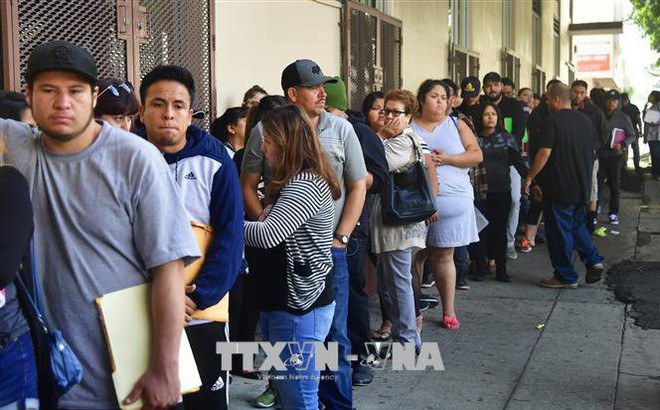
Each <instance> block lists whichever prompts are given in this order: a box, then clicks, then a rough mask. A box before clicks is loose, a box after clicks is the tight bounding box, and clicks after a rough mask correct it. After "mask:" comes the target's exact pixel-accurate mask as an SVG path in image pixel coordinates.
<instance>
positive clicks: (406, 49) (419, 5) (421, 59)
mask: <svg viewBox="0 0 660 410" xmlns="http://www.w3.org/2000/svg"><path fill="white" fill-rule="evenodd" d="M448 10H449V2H448V1H432V2H430V1H424V0H419V1H417V0H413V1H389V2H388V3H387V11H388V14H390V15H391V16H393V17H396V18H398V19H399V20H401V21H402V25H403V49H402V52H401V54H402V56H401V65H402V73H403V76H402V77H403V84H402V87H403V88H405V89H408V90H410V91H413V92H416V90H417V88H418V86H419V84H421V82H422V81H424V80H426V79H427V78H445V77H447V74H448V68H449V67H448V63H447V61H448V60H447V59H448V52H449V47H448V45H447V41H448V38H449V32H448V30H449V25H448V20H447V12H448Z"/></svg>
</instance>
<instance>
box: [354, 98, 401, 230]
mask: <svg viewBox="0 0 660 410" xmlns="http://www.w3.org/2000/svg"><path fill="white" fill-rule="evenodd" d="M346 115H348V122H350V123H351V125H352V126H353V129H354V130H355V133H356V134H357V137H358V140H359V141H360V145H361V146H362V155H363V156H364V163H365V165H366V167H367V171H368V172H369V173H371V175H373V178H374V182H373V185H371V188H369V193H370V194H379V193H381V192H382V191H383V188H384V187H385V185H386V184H387V183H388V181H389V175H390V172H389V168H388V166H387V159H386V158H385V148H384V147H383V141H382V140H381V139H380V137H378V135H377V134H376V133H375V132H374V131H373V130H372V129H371V128H370V127H369V126H368V125H367V121H366V120H365V118H364V115H363V114H362V113H361V112H356V111H351V110H347V111H346ZM369 208H370V207H369V206H367V205H365V206H364V207H362V214H361V215H360V220H359V221H358V225H357V226H356V227H355V231H356V232H360V234H362V236H363V237H367V236H368V235H369V220H370V215H369Z"/></svg>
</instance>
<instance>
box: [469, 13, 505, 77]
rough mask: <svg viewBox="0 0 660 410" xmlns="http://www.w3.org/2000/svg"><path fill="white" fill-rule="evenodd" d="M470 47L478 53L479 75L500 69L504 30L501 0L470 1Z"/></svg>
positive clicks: (499, 70)
mask: <svg viewBox="0 0 660 410" xmlns="http://www.w3.org/2000/svg"><path fill="white" fill-rule="evenodd" d="M469 4H470V11H469V12H470V20H471V21H470V26H471V27H470V49H471V50H472V51H476V52H477V53H479V66H480V67H479V77H480V78H483V76H484V75H485V74H486V73H488V72H490V71H495V72H501V71H502V45H503V44H504V41H503V38H502V37H503V33H504V30H503V29H502V26H503V24H504V17H503V10H504V8H503V6H502V2H501V1H484V2H470V3H469Z"/></svg>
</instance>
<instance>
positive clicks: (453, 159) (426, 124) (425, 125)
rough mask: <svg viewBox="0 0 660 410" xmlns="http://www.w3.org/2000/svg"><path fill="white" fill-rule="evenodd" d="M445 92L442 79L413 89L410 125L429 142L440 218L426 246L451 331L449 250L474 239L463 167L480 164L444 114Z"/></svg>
mask: <svg viewBox="0 0 660 410" xmlns="http://www.w3.org/2000/svg"><path fill="white" fill-rule="evenodd" d="M448 94H449V93H448V86H447V84H446V83H444V82H442V81H439V80H426V81H424V82H423V83H422V84H421V85H420V87H419V91H418V93H417V98H418V100H419V103H420V107H421V108H420V113H419V115H418V116H417V117H416V118H415V119H414V121H413V123H412V124H411V127H412V129H413V130H414V131H415V132H416V133H417V134H418V135H419V136H420V137H422V139H424V140H425V141H426V143H427V144H428V146H429V150H431V152H432V157H433V161H434V163H435V165H436V172H437V175H438V183H439V189H438V196H437V197H436V209H437V210H438V214H439V219H438V221H437V222H435V223H433V224H431V225H429V232H428V236H427V239H426V244H427V247H428V257H429V261H430V263H431V266H432V267H433V273H434V275H435V283H436V286H437V287H438V292H439V293H440V297H441V298H442V309H443V320H442V322H443V325H444V327H445V328H446V329H448V330H456V329H458V328H459V323H458V319H457V318H456V312H455V310H454V296H455V287H456V267H455V265H454V248H455V247H459V246H465V245H468V244H470V243H472V242H477V241H478V240H479V234H478V231H477V225H476V219H475V214H474V205H473V201H474V194H473V189H472V185H471V184H470V178H469V176H468V169H469V168H471V167H473V166H475V165H477V164H479V163H480V162H481V161H482V160H483V156H482V153H481V149H480V148H479V144H478V143H477V139H476V138H475V136H474V134H473V133H472V131H471V130H470V128H469V127H468V126H467V124H465V123H464V122H463V121H459V120H458V119H457V118H455V117H451V116H448V115H447V114H446V112H447V95H448Z"/></svg>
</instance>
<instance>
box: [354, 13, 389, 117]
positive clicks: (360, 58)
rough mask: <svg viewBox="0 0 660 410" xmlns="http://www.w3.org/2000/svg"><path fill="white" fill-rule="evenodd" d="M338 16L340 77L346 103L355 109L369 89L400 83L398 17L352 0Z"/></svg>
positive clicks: (384, 89) (380, 88) (357, 108)
mask: <svg viewBox="0 0 660 410" xmlns="http://www.w3.org/2000/svg"><path fill="white" fill-rule="evenodd" d="M342 18H343V22H342V26H343V33H342V43H343V44H342V46H343V70H342V71H343V78H344V81H345V82H346V87H347V92H348V105H349V107H351V108H352V109H354V110H359V108H360V106H361V104H362V101H363V100H364V97H365V96H366V95H367V94H369V93H370V92H372V91H381V90H382V91H388V90H391V89H395V88H400V87H401V45H402V35H401V21H399V20H397V19H394V18H392V17H390V16H388V15H386V14H384V13H382V12H380V11H378V10H376V9H374V8H372V7H369V6H365V5H363V4H359V3H356V2H354V1H347V2H346V3H345V5H344V13H343V17H342Z"/></svg>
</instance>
